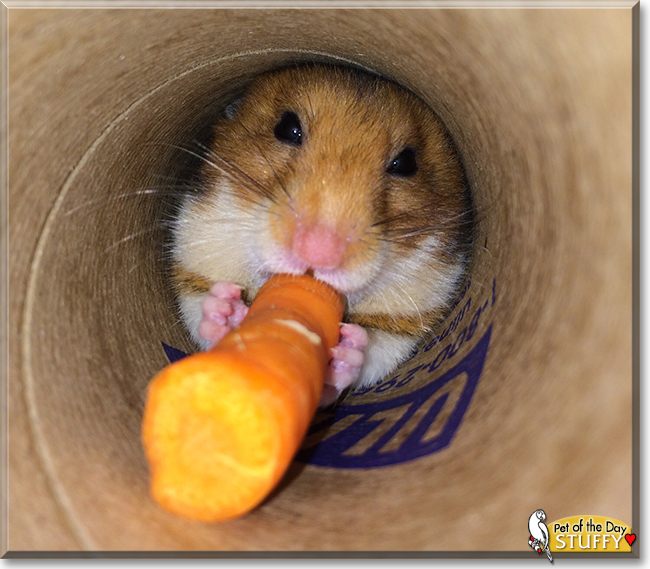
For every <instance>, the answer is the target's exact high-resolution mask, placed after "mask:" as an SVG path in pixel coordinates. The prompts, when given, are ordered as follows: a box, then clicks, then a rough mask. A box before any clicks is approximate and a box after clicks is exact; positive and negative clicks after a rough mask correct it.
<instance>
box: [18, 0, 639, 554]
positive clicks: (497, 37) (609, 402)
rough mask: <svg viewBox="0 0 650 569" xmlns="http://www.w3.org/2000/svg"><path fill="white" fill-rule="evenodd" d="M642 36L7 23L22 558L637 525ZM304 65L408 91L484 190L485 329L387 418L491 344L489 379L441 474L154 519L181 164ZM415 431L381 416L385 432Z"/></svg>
mask: <svg viewBox="0 0 650 569" xmlns="http://www.w3.org/2000/svg"><path fill="white" fill-rule="evenodd" d="M631 19H632V11H631V10H622V9H621V10H607V9H602V10H576V11H570V10H542V11H537V10H518V9H513V10H434V9H427V10H370V9H369V10H349V11H346V10H338V9H336V10H335V9H332V10H322V11H319V10H243V9H242V10H187V11H185V10H111V11H102V10H83V9H70V10H62V11H49V10H11V12H10V14H9V46H10V53H11V58H10V60H9V62H10V63H9V78H10V81H9V88H10V91H9V101H10V106H9V111H10V125H11V128H10V131H9V144H10V147H9V150H10V160H9V177H10V181H11V182H10V200H9V205H10V226H9V236H10V243H11V250H10V297H9V300H10V322H9V323H10V334H9V341H10V382H9V395H10V414H9V435H10V446H9V453H10V459H9V467H10V476H9V495H10V498H11V499H10V501H9V516H10V522H11V523H10V524H9V549H10V550H21V549H25V550H35V549H39V550H56V549H93V550H177V549H180V550H227V551H234V550H250V551H252V550H261V551H269V550H282V551H284V550H330V551H352V550H359V551H374V550H399V551H410V550H425V551H456V550H462V551H465V550H477V551H488V550H490V551H524V550H525V549H526V548H527V541H526V540H527V535H526V531H527V530H526V529H525V527H526V526H525V524H526V521H527V519H528V516H529V515H530V514H531V512H533V511H534V510H536V509H538V508H544V509H545V511H546V512H547V515H548V516H549V519H548V521H549V522H550V521H552V520H553V519H559V518H561V517H565V516H569V515H575V514H583V513H593V514H598V515H607V516H611V517H613V518H616V519H619V520H623V521H625V522H626V523H631V522H632V451H631V449H632V405H631V400H632V382H631V374H632V362H631V358H630V354H631V348H632V327H631V323H632V312H631V306H632V280H631V279H632V232H631V225H632V193H631V186H632V169H631V165H632V162H631V156H632V128H631V126H632V107H631V100H632V75H631V66H630V61H631V42H630V30H631ZM603 37H607V38H608V41H607V42H604V41H603V39H602V38H603ZM314 60H324V61H334V62H343V63H345V62H349V63H353V64H355V65H359V66H361V67H364V68H367V69H370V70H373V71H377V72H379V73H381V74H382V75H384V76H387V77H389V78H392V79H395V80H396V81H398V82H400V83H401V84H403V85H404V86H406V87H408V88H410V89H412V90H413V91H414V92H415V93H416V94H418V95H419V96H420V97H421V98H422V99H423V100H424V101H425V102H427V103H428V104H429V105H430V106H431V107H432V108H433V109H434V110H435V111H436V112H437V113H438V114H439V115H440V116H441V118H442V119H443V120H444V121H445V123H446V124H447V126H448V128H449V130H450V132H451V134H452V136H453V138H454V140H455V142H456V144H457V146H458V148H459V151H460V152H461V155H462V157H463V160H464V164H465V167H466V170H467V175H468V178H469V181H470V184H471V187H472V190H473V193H474V199H475V204H476V209H477V216H478V226H477V241H476V246H475V251H474V260H473V264H472V268H471V274H470V281H471V284H470V287H469V289H468V291H467V293H466V297H465V298H466V299H470V298H471V305H470V308H469V309H468V314H467V320H466V321H465V324H462V323H461V324H459V326H458V328H457V330H455V331H454V334H453V335H450V336H449V338H448V339H447V340H445V341H446V342H447V344H449V343H450V342H451V343H452V344H453V342H455V341H456V340H457V339H458V337H459V335H460V333H461V329H462V327H463V326H464V325H466V324H468V323H469V322H471V318H473V317H475V315H476V314H477V311H479V310H480V315H479V317H476V319H475V325H474V333H473V336H472V339H471V340H468V341H467V342H460V341H459V342H458V344H457V346H456V347H457V348H458V355H457V358H456V359H452V358H449V361H442V363H440V365H439V367H437V368H436V370H435V372H429V371H427V369H425V368H424V367H421V369H419V370H418V371H417V372H415V373H414V374H413V376H412V381H410V382H409V383H408V385H406V384H404V386H403V387H402V391H400V392H399V394H402V393H412V392H414V391H415V390H417V389H421V388H423V386H426V385H428V384H431V383H432V382H433V381H435V380H436V379H437V378H439V377H441V375H442V374H444V373H445V372H447V371H449V370H450V369H451V368H452V367H453V366H454V365H455V363H456V362H457V361H460V359H462V358H463V357H464V355H466V354H467V353H469V352H470V351H471V350H472V348H473V347H474V346H475V345H476V344H477V342H478V341H479V339H480V338H482V337H484V335H485V334H486V333H487V332H488V330H489V331H490V333H491V336H490V343H489V348H488V352H487V357H486V360H485V366H484V368H483V370H482V373H481V375H480V379H479V380H478V383H477V386H476V390H475V392H474V394H473V397H472V400H471V402H470V404H469V406H468V407H467V412H466V413H465V415H464V417H463V420H462V422H461V423H460V425H459V426H458V430H457V431H456V432H455V435H454V437H453V439H452V441H451V443H450V444H449V446H447V447H446V448H444V449H442V450H440V451H439V452H433V453H431V454H427V455H425V456H422V457H420V458H418V459H417V460H409V461H406V462H401V463H396V464H391V465H386V466H382V467H374V468H335V467H331V466H330V467H327V466H315V465H305V464H303V463H300V462H297V463H296V464H295V465H294V466H293V467H292V468H291V469H290V471H289V474H288V476H287V479H286V481H285V482H284V483H283V484H282V485H281V487H280V488H279V489H278V491H277V492H275V493H274V495H273V496H272V499H270V500H268V501H267V502H266V503H265V504H264V505H263V507H261V508H260V509H259V510H258V511H256V512H254V513H253V514H251V515H249V516H247V517H245V518H243V519H240V520H236V521H233V522H229V523H226V524H221V525H214V526H213V525H203V524H199V523H194V522H189V521H186V520H182V519H179V518H176V517H174V516H172V515H170V514H168V513H166V512H164V511H162V510H160V509H159V508H158V507H157V506H156V505H155V504H154V503H153V502H152V501H151V499H150V498H149V495H148V489H147V484H148V478H147V466H146V462H145V460H144V457H143V453H142V449H141V443H140V420H141V416H142V410H143V406H144V400H145V396H146V386H147V383H148V381H149V379H150V378H151V377H152V376H153V375H154V374H155V373H156V371H158V370H159V369H160V368H161V367H162V366H164V365H165V364H166V363H167V359H166V356H165V353H164V351H163V348H162V345H161V342H165V343H167V344H169V345H172V346H174V347H177V348H180V349H184V350H186V351H189V350H190V349H192V347H191V344H190V342H189V340H188V338H187V336H186V334H185V333H184V331H183V329H182V326H181V325H180V324H179V323H178V319H177V315H176V312H175V309H174V304H173V298H172V295H171V292H170V289H169V286H168V282H167V280H166V274H165V270H164V266H165V263H164V261H165V255H166V248H165V236H166V231H165V221H166V220H169V217H170V215H171V214H172V211H173V204H174V192H175V188H174V185H175V184H176V182H177V180H178V179H179V176H180V175H181V174H182V172H183V171H184V168H185V167H186V166H187V165H188V160H191V157H189V156H188V155H187V153H184V152H183V151H182V150H181V148H191V146H192V144H193V142H194V141H195V139H196V137H197V133H200V132H202V129H204V127H205V125H206V123H209V121H211V120H212V119H213V117H214V116H215V113H216V112H217V111H218V110H219V108H220V107H221V106H222V105H223V104H224V103H225V102H226V101H227V100H228V99H229V98H230V97H232V96H233V94H234V93H236V92H237V90H238V89H239V88H241V86H242V85H244V84H245V83H246V82H247V81H248V80H249V79H250V78H251V77H253V76H254V75H256V74H257V73H260V72H262V71H265V70H268V69H272V68H274V67H277V66H280V65H285V64H287V63H289V62H300V61H314ZM465 304H466V300H465V301H463V302H461V303H459V305H458V307H457V309H456V310H455V312H453V313H452V315H451V316H450V318H449V319H448V320H447V322H446V323H444V324H443V325H442V326H441V328H440V330H438V331H437V333H440V332H442V331H444V329H445V328H448V327H449V324H450V323H451V322H452V321H453V318H455V317H456V316H457V315H458V314H459V311H460V310H462V308H463V306H465ZM467 334H468V332H467V333H466V335H467ZM461 343H462V345H461ZM447 344H445V343H443V342H442V341H441V342H440V343H439V346H435V345H434V346H433V347H432V348H431V349H430V350H427V351H424V350H422V351H421V353H419V354H418V355H417V356H416V358H415V359H414V360H413V361H411V362H408V363H407V364H405V366H404V367H403V368H402V369H401V370H398V371H399V373H401V374H404V373H406V372H408V370H410V369H412V368H414V367H417V366H418V365H421V366H424V364H429V363H430V362H432V361H433V360H434V358H435V357H436V355H437V354H439V353H440V352H441V351H442V348H444V347H445V346H446V345H447ZM402 377H403V375H402ZM387 379H389V378H387ZM450 385H451V384H450ZM459 385H461V387H462V385H463V384H459ZM449 389H450V396H449V397H450V398H454V397H456V398H458V397H460V396H459V393H458V389H461V388H459V387H450V388H449ZM454 389H456V391H454ZM396 393H398V392H397V391H395V389H392V390H391V389H389V388H388V387H387V388H386V389H385V390H383V391H382V390H379V391H378V392H376V391H372V392H369V393H367V394H364V395H362V396H358V397H352V396H350V397H349V398H348V399H349V401H348V400H346V403H348V404H350V405H352V404H357V403H359V404H361V403H363V404H371V403H381V402H382V401H383V402H385V401H387V400H389V399H390V398H392V397H395V394H396ZM402 412H403V410H400V408H393V409H391V410H389V411H386V412H385V413H384V414H383V415H381V416H377V417H375V419H377V420H379V419H382V420H384V421H385V425H386V428H388V425H389V424H394V422H395V421H397V420H398V419H399V413H402ZM357 418H358V417H357ZM349 420H350V421H352V420H354V415H351V416H350V418H349ZM391 421H392V423H391ZM382 428H383V427H382ZM377 436H378V435H377ZM402 436H403V435H402ZM360 444H361V446H363V444H365V445H366V448H367V446H368V445H369V444H370V443H369V442H367V441H366V443H360ZM391 444H392V445H393V447H395V448H396V447H397V446H399V444H400V440H398V438H395V439H394V440H392V441H391ZM389 446H390V445H389ZM355 452H359V451H355ZM353 454H354V453H353ZM397 520H399V521H397ZM495 523H496V524H497V525H498V527H499V531H498V532H495V531H494V524H495Z"/></svg>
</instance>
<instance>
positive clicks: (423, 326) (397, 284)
mask: <svg viewBox="0 0 650 569" xmlns="http://www.w3.org/2000/svg"><path fill="white" fill-rule="evenodd" d="M395 285H396V286H397V287H398V288H399V289H400V290H401V291H402V292H403V293H404V294H405V295H406V296H407V297H408V299H409V300H410V301H411V303H412V304H413V306H414V307H415V313H416V314H417V315H418V318H419V319H420V325H421V326H422V328H426V325H425V324H424V318H422V312H421V311H420V308H419V307H418V305H417V304H416V302H415V300H413V297H412V296H411V295H410V294H409V293H408V292H406V289H405V288H404V287H403V286H402V285H401V284H399V283H398V282H395Z"/></svg>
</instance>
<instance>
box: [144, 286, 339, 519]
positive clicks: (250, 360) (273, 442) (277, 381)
mask: <svg viewBox="0 0 650 569" xmlns="http://www.w3.org/2000/svg"><path fill="white" fill-rule="evenodd" d="M342 315H343V298H342V297H341V296H340V295H339V294H338V293H337V292H336V291H335V290H334V289H332V288H331V287H330V286H329V285H327V284H325V283H321V282H319V281H316V280H315V279H312V278H310V277H307V276H304V275H303V276H292V275H275V276H273V277H271V278H270V279H269V280H268V281H267V282H266V283H265V285H264V286H263V287H262V288H260V290H259V292H258V294H257V297H256V299H255V301H254V302H253V304H252V306H251V308H250V310H249V312H248V315H247V317H246V318H245V320H244V322H242V324H241V326H240V327H239V328H238V329H237V330H236V331H233V332H231V333H230V334H228V335H227V336H226V337H225V338H223V339H222V340H221V342H220V343H219V345H218V346H217V347H216V348H214V349H213V350H211V351H209V352H202V353H199V354H194V355H193V356H190V357H188V358H185V359H183V360H181V361H178V362H176V363H174V364H172V365H170V366H168V367H167V368H165V369H164V370H163V371H162V372H161V373H160V374H159V375H158V376H156V377H155V378H154V379H153V381H152V382H151V384H150V386H149V393H148V397H147V405H146V407H145V412H144V417H143V423H142V441H143V445H144V450H145V454H146V456H147V460H148V461H149V466H150V473H151V494H152V496H153V498H154V500H156V502H158V504H160V505H161V506H162V507H163V508H166V509H167V510H169V511H170V512H173V513H174V514H177V515H179V516H183V517H186V518H190V519H193V520H199V521H204V522H219V521H225V520H229V519H232V518H236V517H238V516H241V515H243V514H246V513H247V512H249V511H250V510H252V509H253V508H255V507H256V506H257V505H258V504H260V503H261V502H262V501H263V500H264V498H265V497H266V496H267V495H268V494H269V493H270V492H271V490H272V489H273V488H274V487H275V485H276V484H277V483H278V482H279V480H280V478H281V477H282V475H283V474H284V472H285V471H286V469H287V467H288V466H289V463H290V462H291V460H292V459H293V456H294V455H295V453H296V451H297V450H298V447H299V445H300V441H301V440H302V438H303V437H304V435H305V432H306V431H307V427H308V425H309V421H310V420H311V418H312V417H313V414H314V412H315V410H316V406H317V404H318V400H319V398H320V394H321V392H322V389H323V381H324V377H325V372H326V369H327V361H328V359H329V350H330V348H332V347H334V346H335V345H336V342H337V341H338V337H339V324H338V323H339V322H340V320H341V317H342Z"/></svg>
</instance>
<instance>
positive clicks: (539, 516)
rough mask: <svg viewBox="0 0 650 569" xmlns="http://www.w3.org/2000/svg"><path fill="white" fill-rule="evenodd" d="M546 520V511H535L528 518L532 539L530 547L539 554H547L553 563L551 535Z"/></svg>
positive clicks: (529, 540) (530, 539) (529, 542)
mask: <svg viewBox="0 0 650 569" xmlns="http://www.w3.org/2000/svg"><path fill="white" fill-rule="evenodd" d="M545 519H546V512H544V510H535V511H534V512H533V513H532V514H531V515H530V518H528V532H529V533H530V538H529V539H528V545H530V546H531V547H532V548H533V549H534V550H535V551H537V553H540V554H541V553H542V552H544V551H545V552H546V556H547V557H548V560H549V561H550V562H551V563H553V556H552V555H551V550H550V549H549V533H548V528H547V527H546V524H545V523H544V520H545Z"/></svg>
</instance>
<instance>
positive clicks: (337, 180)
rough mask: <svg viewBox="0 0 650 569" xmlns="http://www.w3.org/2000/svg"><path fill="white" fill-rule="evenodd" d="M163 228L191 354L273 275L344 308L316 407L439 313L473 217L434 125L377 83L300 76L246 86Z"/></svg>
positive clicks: (410, 343) (450, 149) (442, 134)
mask: <svg viewBox="0 0 650 569" xmlns="http://www.w3.org/2000/svg"><path fill="white" fill-rule="evenodd" d="M213 135H214V139H213V142H212V143H211V145H210V146H209V147H206V149H205V150H206V152H205V153H204V154H205V155H204V157H203V166H202V172H201V187H200V188H198V189H197V190H196V191H194V192H190V193H189V194H188V195H186V196H185V197H184V198H183V201H182V203H181V205H180V207H179V211H178V214H177V216H176V219H175V223H174V225H173V230H172V231H173V245H172V257H173V260H172V264H173V269H172V275H173V276H172V280H173V286H174V289H175V292H176V294H177V297H178V302H179V307H180V312H181V315H182V319H183V321H184V322H185V324H186V326H187V328H188V330H189V332H190V334H191V336H192V338H193V339H194V340H195V341H196V343H197V344H198V345H199V346H200V347H201V348H203V349H207V348H209V347H211V346H212V345H214V344H215V343H216V342H218V341H219V340H220V339H221V337H223V336H224V335H225V334H226V333H227V332H228V331H229V330H230V329H231V328H232V327H236V326H237V325H238V324H239V323H240V322H241V320H242V319H243V317H244V316H245V314H246V311H247V309H248V307H247V302H248V301H249V300H250V299H252V298H253V297H254V296H255V293H256V291H257V289H258V288H259V287H260V286H261V285H262V284H263V283H264V282H265V280H266V279H268V277H269V276H270V275H271V274H273V273H293V274H302V273H305V272H308V271H310V272H311V274H313V276H314V277H316V278H318V279H321V280H323V281H325V282H327V283H329V284H330V285H332V286H333V287H335V288H336V289H338V290H339V291H340V292H341V293H343V294H344V295H345V297H346V299H347V309H346V315H345V318H344V320H345V323H343V324H342V326H341V337H340V342H339V345H338V346H337V347H336V348H334V350H333V352H332V360H331V362H330V365H329V369H328V373H327V379H326V385H325V390H324V393H323V399H322V400H321V405H327V404H330V403H333V402H335V401H336V400H337V399H338V398H339V395H340V394H341V392H343V391H344V390H345V389H347V388H348V387H352V388H353V389H354V388H361V387H367V386H370V385H372V384H374V383H377V382H379V381H380V380H381V379H383V378H384V377H385V376H386V375H387V374H390V373H391V372H393V371H394V370H395V368H396V367H397V366H398V365H399V364H400V363H402V362H403V361H405V360H406V359H408V357H409V356H410V355H411V354H412V353H413V351H414V350H415V349H416V348H417V346H418V344H419V343H420V342H421V341H422V340H423V339H424V338H425V337H426V336H427V334H428V333H429V332H430V331H431V330H432V328H433V327H434V326H435V325H436V324H437V323H438V322H439V321H440V320H441V319H442V318H443V317H444V316H446V313H447V312H448V311H449V308H450V305H451V303H452V302H453V300H454V298H455V295H457V293H458V290H459V288H460V286H461V284H462V282H463V279H464V276H465V273H466V270H467V265H468V261H469V254H470V248H471V243H472V238H473V208H472V199H471V194H470V191H469V188H468V185H467V183H466V179H465V175H464V171H463V167H462V163H461V160H460V157H459V155H458V153H457V151H456V149H455V146H454V144H453V142H452V140H451V138H450V135H449V134H448V132H447V130H446V128H445V126H444V125H443V123H442V121H441V120H440V119H439V118H438V117H437V115H436V114H435V113H434V112H433V111H432V110H431V109H430V108H429V107H428V106H427V105H425V104H424V103H423V102H422V101H421V100H420V99H418V98H417V97H416V96H415V95H414V94H412V93H410V92H409V91H407V90H405V89H404V88H402V87H400V86H398V85H397V84H395V83H393V82H391V81H389V80H386V79H383V78H380V77H379V76H376V75H373V74H370V73H367V72H363V71H359V70H357V69H350V68H345V67H338V66H328V65H320V64H311V65H309V64H307V65H302V66H294V67H289V68H284V69H281V70H278V71H274V72H269V73H266V74H263V75H260V76H258V77H256V78H255V79H254V80H253V81H252V82H251V83H250V85H249V86H248V87H247V89H246V90H245V92H244V94H243V95H242V96H241V97H239V98H238V99H237V100H236V101H234V102H233V103H232V104H230V105H229V106H228V107H227V108H226V109H225V111H224V112H223V116H222V117H220V118H219V120H218V121H217V122H216V124H215V126H214V130H213Z"/></svg>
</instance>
